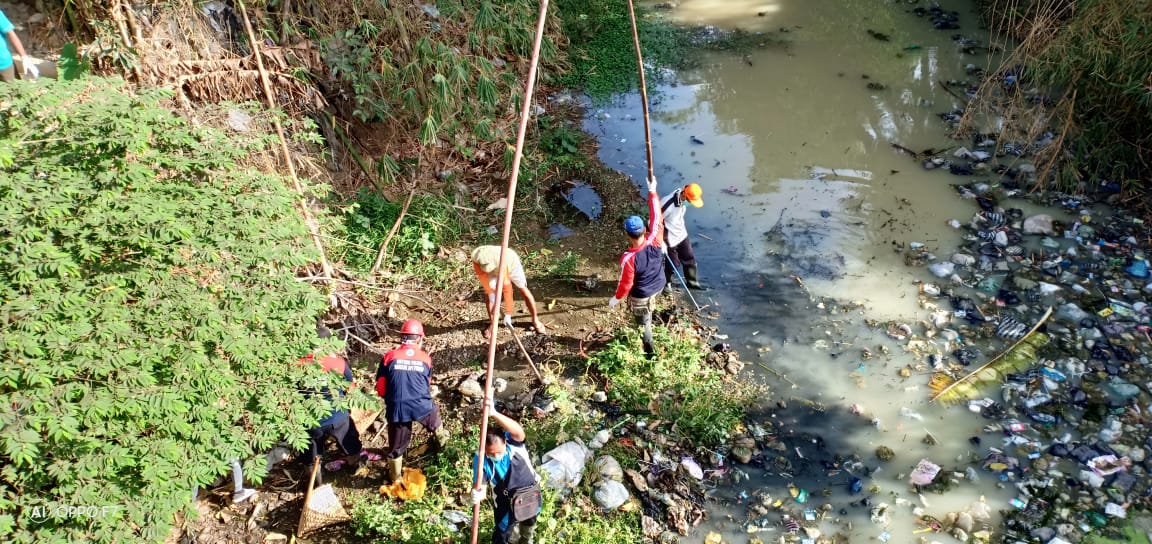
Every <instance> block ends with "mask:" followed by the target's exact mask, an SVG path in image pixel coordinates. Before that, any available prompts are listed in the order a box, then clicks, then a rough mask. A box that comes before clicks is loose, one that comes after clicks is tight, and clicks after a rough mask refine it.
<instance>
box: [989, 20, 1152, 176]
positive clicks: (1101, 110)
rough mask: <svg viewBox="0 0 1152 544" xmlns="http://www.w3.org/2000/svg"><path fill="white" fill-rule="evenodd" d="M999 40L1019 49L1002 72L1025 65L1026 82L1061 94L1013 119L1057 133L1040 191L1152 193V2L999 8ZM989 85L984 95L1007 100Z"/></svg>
mask: <svg viewBox="0 0 1152 544" xmlns="http://www.w3.org/2000/svg"><path fill="white" fill-rule="evenodd" d="M985 8H986V14H987V17H988V19H989V21H990V22H991V24H992V27H993V29H994V32H995V33H996V34H997V35H998V36H999V38H1000V39H1001V40H1007V39H1014V40H1016V41H1017V45H1016V48H1015V50H1014V52H1013V54H1011V55H1010V56H1008V57H1007V58H1006V60H1005V62H1004V63H1003V66H1002V70H1008V69H1012V68H1014V67H1017V66H1020V67H1023V68H1024V70H1025V72H1024V76H1025V79H1024V81H1025V82H1026V83H1027V84H1029V85H1035V86H1037V87H1038V88H1040V89H1041V90H1042V92H1043V93H1048V94H1050V95H1051V97H1050V101H1048V102H1047V103H1045V102H1044V101H1042V100H1037V99H1033V100H1032V101H1031V102H1028V101H1025V100H1024V98H1025V97H1024V96H1023V95H1022V93H1015V94H1012V93H1009V94H1008V95H1007V96H1005V95H1002V94H1001V95H1000V96H1001V99H1002V100H1001V103H1002V104H1003V103H1006V102H1008V101H1009V100H1007V99H1012V100H1014V103H1013V104H1012V105H1011V106H1008V107H1006V110H1005V111H1004V112H1003V113H1004V114H1006V116H1011V117H1016V118H1020V119H1023V120H1024V122H1022V123H1020V124H1021V125H1023V126H1024V129H1023V130H1024V131H1026V132H1029V133H1030V134H1035V133H1036V132H1042V131H1044V130H1050V131H1052V132H1053V134H1054V136H1055V145H1052V146H1050V148H1049V149H1047V150H1046V151H1045V152H1044V153H1042V154H1040V155H1039V156H1038V159H1039V162H1040V163H1042V164H1041V171H1042V172H1052V174H1053V175H1052V176H1041V177H1040V178H1039V182H1040V183H1047V182H1049V181H1050V180H1051V181H1054V182H1056V183H1057V184H1059V185H1061V186H1062V187H1064V188H1088V189H1090V188H1093V187H1094V186H1096V185H1097V184H1098V183H1099V182H1112V183H1120V184H1122V186H1123V188H1124V190H1125V191H1126V192H1130V193H1132V194H1143V193H1144V192H1145V191H1147V187H1148V185H1149V183H1152V3H1149V2H1147V1H1132V0H1074V1H1073V0H1030V1H1029V0H991V1H990V2H987V3H986V4H985ZM995 91H997V89H996V85H995V84H993V85H985V88H984V89H982V92H981V97H982V98H984V99H988V98H989V97H990V96H992V95H997V94H999V93H997V92H995Z"/></svg>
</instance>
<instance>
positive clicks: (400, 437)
mask: <svg viewBox="0 0 1152 544" xmlns="http://www.w3.org/2000/svg"><path fill="white" fill-rule="evenodd" d="M416 421H417V422H418V423H420V424H421V425H423V426H424V428H425V429H428V430H429V431H432V432H435V431H436V429H439V428H440V426H441V425H443V424H444V422H443V421H442V420H441V419H440V407H439V406H436V405H435V404H433V405H432V411H431V412H428V415H426V416H424V417H422V418H420V419H417V420H416ZM411 443H412V422H411V421H390V422H388V457H391V458H393V459H395V458H397V457H402V456H404V452H406V451H408V446H409V445H410V444H411Z"/></svg>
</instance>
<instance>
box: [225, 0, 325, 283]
mask: <svg viewBox="0 0 1152 544" xmlns="http://www.w3.org/2000/svg"><path fill="white" fill-rule="evenodd" d="M236 6H237V7H238V8H240V15H241V18H242V19H243V20H244V31H245V32H246V33H247V34H248V41H249V43H251V44H252V52H253V55H254V56H255V57H256V67H257V69H258V70H259V72H260V82H261V83H262V84H263V87H264V98H266V99H267V100H268V107H269V108H271V109H273V110H275V109H276V97H275V96H273V94H272V85H271V84H270V83H269V82H268V74H267V72H265V71H264V61H263V60H261V55H260V42H259V41H257V40H256V34H255V33H254V32H252V22H251V21H249V20H248V10H247V9H245V7H244V2H243V1H242V0H239V1H237V2H236ZM272 124H273V125H274V126H275V127H276V135H277V137H279V139H280V152H281V153H283V155H284V162H285V164H286V165H287V166H288V175H289V176H290V177H291V179H292V188H293V189H294V190H295V191H296V196H297V197H298V198H297V203H298V204H299V205H300V213H301V214H302V215H303V216H304V224H306V225H307V226H308V231H309V232H310V233H311V235H312V242H313V243H315V244H316V249H317V250H318V251H319V252H320V266H321V267H322V268H323V270H324V276H323V277H324V279H328V278H331V277H332V265H331V264H329V263H328V256H327V255H325V253H324V244H323V243H322V242H321V241H320V226H319V224H318V223H317V222H316V218H315V217H314V216H313V215H312V210H310V209H309V208H308V200H307V197H305V195H304V189H303V187H301V184H300V178H299V177H297V176H296V166H295V164H294V163H293V162H292V154H291V153H290V152H289V151H288V141H287V140H286V139H285V138H284V127H283V126H281V125H280V119H279V118H277V117H273V118H272Z"/></svg>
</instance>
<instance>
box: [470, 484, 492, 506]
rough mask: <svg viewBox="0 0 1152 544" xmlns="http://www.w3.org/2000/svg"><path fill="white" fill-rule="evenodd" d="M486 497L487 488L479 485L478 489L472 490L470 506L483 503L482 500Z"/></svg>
mask: <svg viewBox="0 0 1152 544" xmlns="http://www.w3.org/2000/svg"><path fill="white" fill-rule="evenodd" d="M487 496H488V486H486V485H481V486H480V489H473V490H472V504H474V505H476V504H480V503H482V502H484V498H485V497H487Z"/></svg>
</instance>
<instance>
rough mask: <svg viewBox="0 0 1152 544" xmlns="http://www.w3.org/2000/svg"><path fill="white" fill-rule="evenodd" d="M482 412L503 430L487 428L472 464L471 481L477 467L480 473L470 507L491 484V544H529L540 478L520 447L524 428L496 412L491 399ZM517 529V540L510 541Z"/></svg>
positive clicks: (538, 504)
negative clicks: (493, 504)
mask: <svg viewBox="0 0 1152 544" xmlns="http://www.w3.org/2000/svg"><path fill="white" fill-rule="evenodd" d="M484 411H485V417H491V418H492V419H495V420H496V422H497V423H499V424H500V427H502V428H503V429H504V430H503V431H498V430H495V429H493V428H491V427H489V428H488V434H487V436H485V437H484V458H483V459H479V458H477V459H475V460H474V461H473V464H472V468H473V478H475V475H476V472H475V471H476V469H477V466H478V465H479V464H481V463H482V464H483V469H484V471H483V473H482V474H481V478H482V479H481V481H480V489H473V490H472V504H480V503H481V502H482V501H483V500H484V497H485V496H487V494H488V490H487V484H492V491H493V494H494V495H495V501H496V513H495V516H494V517H495V518H496V520H495V521H496V527H495V529H493V531H492V543H493V544H509V543H517V544H532V538H533V536H534V535H535V534H536V517H537V516H539V515H540V509H541V508H542V506H543V498H542V497H541V495H540V485H539V481H540V477H539V476H538V475H537V474H536V470H535V469H533V468H532V461H531V460H529V459H528V450H527V448H525V447H524V427H521V426H520V424H519V423H517V422H516V420H514V419H512V418H510V417H508V416H505V415H504V414H501V413H500V412H497V411H496V408H495V406H493V404H492V401H491V400H486V401H485V402H484ZM517 529H519V538H517V539H515V540H513V535H514V533H516V532H517Z"/></svg>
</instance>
